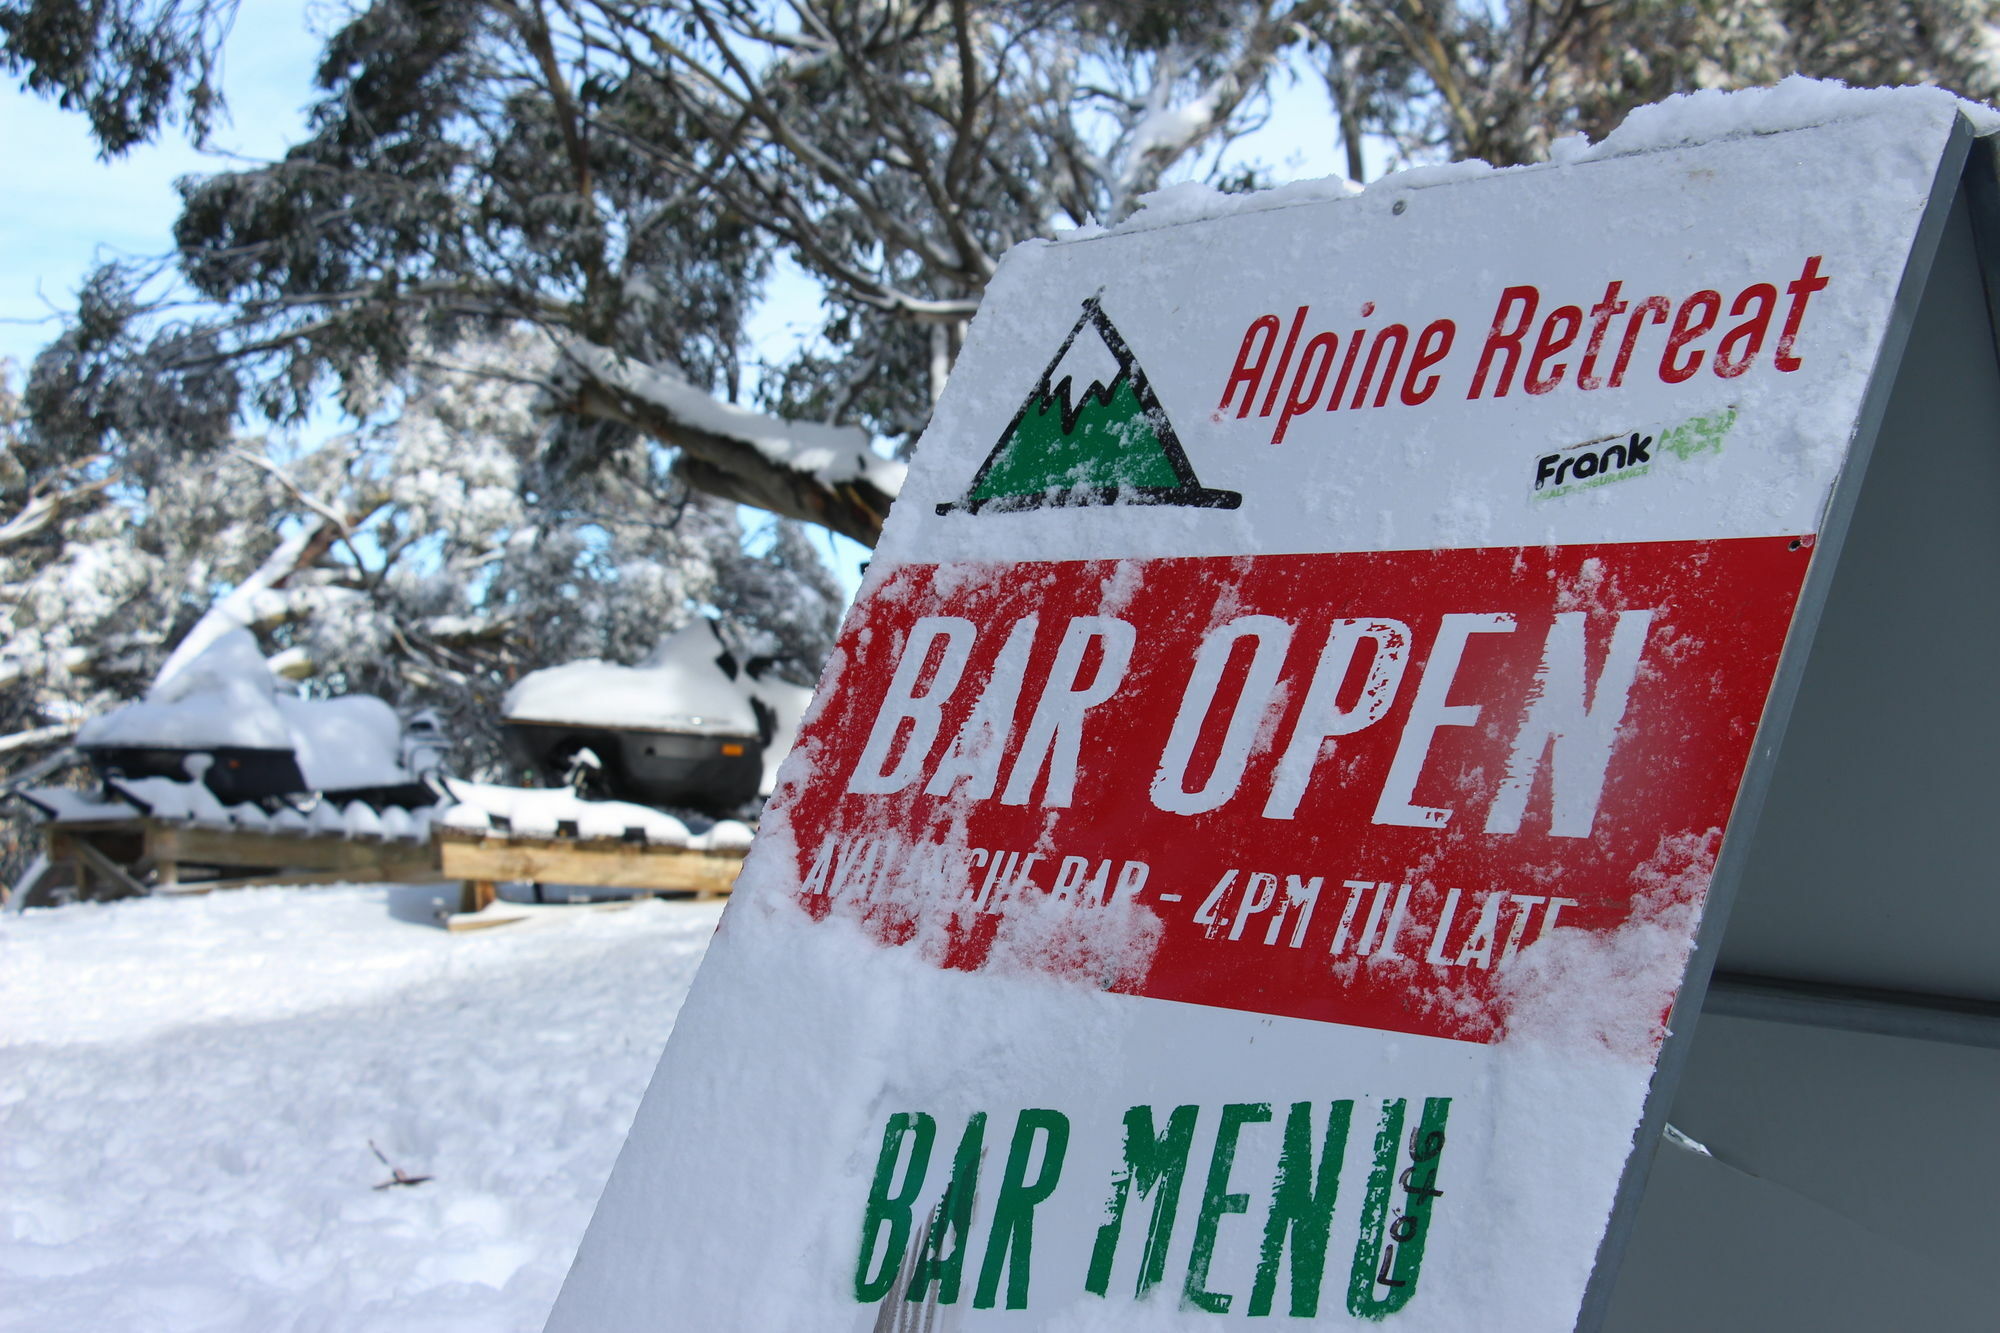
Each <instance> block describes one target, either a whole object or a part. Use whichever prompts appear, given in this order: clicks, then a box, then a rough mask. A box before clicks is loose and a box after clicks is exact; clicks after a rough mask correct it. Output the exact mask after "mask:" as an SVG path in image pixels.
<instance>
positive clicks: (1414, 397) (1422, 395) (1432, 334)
mask: <svg viewBox="0 0 2000 1333" xmlns="http://www.w3.org/2000/svg"><path fill="white" fill-rule="evenodd" d="M1457 333H1458V326H1457V325H1456V324H1453V323H1452V322H1451V321H1450V320H1448V319H1438V320H1433V321H1431V322H1430V323H1429V324H1426V325H1424V331H1423V332H1422V333H1420V334H1418V335H1417V350H1416V352H1415V353H1414V354H1412V355H1411V357H1410V373H1409V375H1408V376H1407V377H1406V378H1405V379H1404V380H1403V401H1404V402H1406V403H1408V404H1409V405H1410V406H1411V407H1415V406H1417V404H1419V403H1421V402H1424V401H1425V400H1426V399H1428V398H1429V397H1430V396H1431V395H1432V394H1434V393H1436V392H1437V387H1438V378H1439V377H1438V376H1436V375H1432V376H1431V377H1430V378H1429V379H1427V380H1425V381H1424V383H1423V386H1422V387H1421V388H1419V387H1418V385H1417V376H1419V375H1421V374H1423V373H1424V372H1425V371H1427V370H1429V369H1430V368H1431V367H1432V366H1434V365H1436V364H1437V363H1438V362H1440V361H1442V360H1444V359H1445V357H1446V356H1447V355H1449V354H1450V352H1451V340H1452V338H1453V337H1454V336H1455V335H1456V334H1457Z"/></svg>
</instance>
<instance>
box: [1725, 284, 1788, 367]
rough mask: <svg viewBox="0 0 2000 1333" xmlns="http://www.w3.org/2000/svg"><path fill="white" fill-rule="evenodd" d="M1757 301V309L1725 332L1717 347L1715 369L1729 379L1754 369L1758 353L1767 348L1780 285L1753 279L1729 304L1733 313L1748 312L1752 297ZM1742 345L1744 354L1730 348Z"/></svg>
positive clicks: (1733, 314) (1730, 311) (1731, 313)
mask: <svg viewBox="0 0 2000 1333" xmlns="http://www.w3.org/2000/svg"><path fill="white" fill-rule="evenodd" d="M1753 298H1754V299H1755V301H1756V302H1757V313H1756V314H1755V315H1753V316H1751V317H1750V318H1749V319H1746V320H1744V321H1743V322H1742V323H1741V324H1738V325H1737V326H1736V327H1735V328H1733V329H1731V330H1730V331H1729V332H1727V333H1725V334H1723V335H1722V342H1721V343H1720V344H1718V345H1717V347H1716V349H1715V373H1716V374H1718V375H1720V376H1722V378H1724V379H1726V380H1733V379H1735V378H1736V377H1737V376H1738V375H1741V374H1742V373H1743V372H1744V371H1746V370H1748V369H1750V364H1751V362H1753V361H1755V360H1756V359H1757V353H1759V352H1761V351H1763V350H1764V335H1765V334H1766V333H1768V332H1769V331H1770V328H1771V312H1772V311H1774V310H1776V309H1777V308H1778V289H1777V288H1776V287H1773V286H1772V285H1771V284H1770V283H1768V282H1758V283H1752V284H1751V285H1750V286H1748V287H1745V288H1744V289H1743V290H1742V291H1741V292H1739V293H1738V294H1737V296H1736V300H1735V302H1734V303H1733V304H1732V305H1731V306H1730V307H1729V313H1730V315H1731V316H1732V317H1733V316H1736V315H1740V314H1742V313H1743V312H1744V310H1745V309H1746V308H1747V307H1748V306H1749V304H1750V302H1751V300H1752V299H1753ZM1734 347H1741V348H1742V349H1743V350H1742V352H1741V353H1740V354H1732V353H1731V351H1730V349H1731V348H1734Z"/></svg>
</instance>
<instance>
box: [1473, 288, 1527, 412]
mask: <svg viewBox="0 0 2000 1333" xmlns="http://www.w3.org/2000/svg"><path fill="white" fill-rule="evenodd" d="M1541 299H1542V294H1541V292H1540V291H1539V290H1538V289H1537V288H1534V287H1509V288H1508V289H1507V290H1506V291H1504V292H1501V293H1500V307H1499V309H1497V310H1495V311H1494V312H1493V328H1492V330H1491V331H1490V332H1488V333H1487V335H1486V346H1485V347H1483V348H1481V349H1480V352H1479V367H1478V369H1477V370H1475V371H1474V372H1473V375H1472V389H1471V391H1470V392H1468V393H1467V394H1466V395H1465V396H1466V397H1467V398H1477V397H1479V395H1480V394H1481V393H1482V392H1484V391H1485V388H1486V372H1487V370H1488V369H1489V368H1490V367H1491V366H1492V364H1493V358H1494V356H1495V355H1496V354H1497V353H1500V352H1505V353H1506V354H1507V360H1506V364H1505V365H1504V367H1503V368H1502V369H1501V371H1500V381H1499V383H1498V385H1496V386H1495V388H1494V390H1493V396H1494V397H1495V398H1505V397H1506V396H1507V389H1508V387H1509V386H1510V385H1512V384H1513V382H1514V367H1515V366H1516V365H1518V364H1520V360H1521V339H1522V338H1524V337H1526V336H1527V333H1528V323H1529V321H1531V320H1532V319H1534V317H1535V307H1536V306H1538V305H1540V304H1541ZM1515 306H1519V307H1520V308H1521V317H1520V319H1519V321H1518V322H1517V323H1516V324H1515V325H1514V327H1513V328H1511V329H1510V328H1508V327H1507V319H1508V313H1509V311H1510V310H1511V309H1512V308H1513V307H1515Z"/></svg>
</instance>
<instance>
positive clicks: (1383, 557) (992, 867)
mask: <svg viewBox="0 0 2000 1333" xmlns="http://www.w3.org/2000/svg"><path fill="white" fill-rule="evenodd" d="M1811 544H1812V541H1811V538H1810V537H1801V538H1784V537H1778V538H1755V539H1746V540H1733V541H1708V542H1673V543H1641V544H1620V545H1603V546H1588V547H1584V546H1558V547H1522V548H1504V549H1476V550H1443V551H1414V552H1378V553H1356V554H1334V555H1288V556H1256V557H1239V558H1216V559H1209V558H1194V559H1163V560H1133V561H1101V562H1072V563H1024V564H1017V565H1008V566H999V567H996V566H989V565H912V566H905V567H902V568H899V569H897V570H895V571H894V572H893V573H892V574H890V575H889V577H888V578H887V579H886V580H885V581H884V582H883V583H882V584H881V585H880V586H878V587H877V588H875V589H874V591H873V593H872V595H871V596H870V597H868V598H867V599H866V600H865V602H864V603H863V605H862V606H861V608H860V610H859V611H858V612H857V614H856V615H855V617H854V618H853V619H852V620H851V621H850V623H849V624H848V626H847V629H846V631H845V633H844V636H843V638H842V642H841V646H840V649H839V654H838V657H837V659H836V662H837V668H838V671H839V688H837V689H832V690H829V691H824V692H823V693H822V698H823V699H825V700H826V703H825V707H824V710H823V711H822V712H821V713H820V714H819V715H818V716H817V717H816V718H814V719H813V720H812V721H811V722H810V723H809V724H808V726H807V727H806V729H805V731H804V734H803V735H802V737H801V746H802V748H803V750H804V751H805V752H806V753H808V754H810V755H812V756H813V757H814V769H815V774H814V778H813V780H812V781H811V782H810V783H809V784H805V785H801V786H797V787H792V788H788V789H786V790H784V791H782V792H781V793H780V796H779V799H778V801H777V802H776V803H774V809H773V811H772V816H773V817H774V818H775V819H776V820H777V821H778V822H780V823H781V824H782V825H783V826H785V827H788V828H789V831H790V836H791V839H792V841H793V843H794V844H795V846H796V848H797V857H798V873H799V877H800V887H799V894H800V898H801V901H802V902H803V903H804V904H805V905H806V906H807V907H808V909H809V910H811V911H813V912H814V913H815V914H818V915H826V914H831V913H838V914H841V915H845V916H849V917H852V918H854V919H857V920H860V921H863V922H865V923H867V925H868V927H869V928H870V929H871V930H872V931H873V932H874V933H875V935H876V936H877V938H879V939H881V940H883V941H884V942H886V943H893V944H910V945H912V946H914V947H917V948H919V949H921V950H923V951H924V953H925V954H926V956H929V957H931V958H933V959H934V960H935V961H936V962H937V963H938V964H939V965H941V966H945V967H955V968H968V969H970V968H980V967H988V966H1000V965H1008V966H1014V965H1024V966H1028V967H1033V968H1041V969H1045V970H1051V971H1057V972H1066V973H1081V974H1083V975H1085V976H1088V977H1089V978H1091V979H1092V980H1093V981H1095V982H1096V983H1097V984H1100V985H1102V986H1104V987H1106V988H1107V989H1111V990H1116V991H1122V992H1126V993H1131V994H1136V995H1145V996H1150V997H1153V998H1156V999H1165V1000H1179V1001H1185V1002H1189V1003H1195V1004H1205V1005H1219V1006H1226V1007H1229V1008H1234V1009H1241V1010H1250V1011H1256V1012H1263V1013H1270V1014H1279V1015H1286V1016H1291V1017H1298V1018H1309V1019H1319V1020H1325V1021H1330V1022H1338V1023H1347V1024H1356V1025H1361V1026H1366V1027H1371V1028H1381V1029H1389V1030H1395V1031H1405V1032H1415V1033H1425V1034H1429V1035H1434V1036H1443V1037H1453V1038H1458V1039H1463V1040H1471V1041H1488V1040H1492V1039H1494V1038H1495V1037H1496V1036H1498V1035H1499V1034H1500V1033H1501V1032H1502V1031H1504V1028H1505V1023H1506V1012H1505V1004H1504V998H1503V997H1504V993H1505V992H1504V987H1502V986H1500V985H1497V984H1496V977H1497V976H1498V975H1499V974H1500V973H1501V972H1502V971H1503V970H1504V966H1505V964H1506V963H1507V962H1508V961H1509V960H1510V959H1512V958H1513V957H1514V956H1516V955H1517V954H1519V953H1520V952H1521V951H1522V950H1524V949H1527V948H1529V947H1530V946H1532V945H1534V944H1535V943H1536V942H1537V941H1539V940H1541V939H1542V938H1543V937H1544V936H1545V935H1546V934H1547V933H1548V932H1549V931H1550V930H1551V929H1563V928H1567V929H1577V930H1583V931H1591V932H1609V931H1611V930H1612V929H1614V928H1616V927H1618V926H1620V925H1621V924H1623V923H1624V922H1626V921H1627V920H1628V919H1629V918H1631V917H1632V916H1633V915H1634V914H1635V913H1638V912H1649V911H1658V910H1661V909H1662V907H1664V906H1666V905H1667V904H1666V903H1665V902H1663V901H1662V895H1665V896H1666V897H1667V898H1670V899H1672V900H1673V902H1674V903H1676V904H1679V905H1681V906H1687V905H1689V904H1690V903H1698V899H1699V896H1700V895H1701V894H1702V893H1703V892H1705V890H1706V886H1707V870H1708V866H1709V864H1710V863H1711V862H1712V858H1713V854H1714V850H1715V847H1716V845H1717V843H1718V841H1719V837H1720V830H1721V829H1722V828H1723V827H1724V825H1725V824H1726V823H1727V821H1728V817H1729V810H1730V806H1731V804H1732V802H1733V801H1734V800H1735V797H1736V791H1737V787H1738V784H1739V782H1740V780H1741V777H1742V774H1743V770H1744V765H1745V763H1746V761H1747V758H1748V755H1749V747H1750V744H1751V740H1752V737H1753V735H1754V733H1755V730H1756V726H1757V722H1758V718H1759V716H1760V714H1761V713H1762V711H1763V707H1764V701H1765V697H1766V694H1767V693H1768V691H1769V688H1770V684H1771V679H1772V675H1773V672H1774V670H1775V669H1776V665H1777V660H1778V654H1779V651H1780V649H1781V647H1782V646H1783V642H1784V637H1785V632H1786V629H1787V627H1788V625H1789V624H1790V621H1791V616H1792V609H1793V604H1794V602H1795V600H1796V598H1797V595H1798V590H1799V587H1800V583H1801V580H1802V579H1803V577H1804V574H1805V570H1806V566H1807V563H1808V561H1809V558H1810V550H1809V548H1810V546H1811ZM1670 998H1671V997H1670V996H1662V997H1661V1005H1662V1007H1663V1008H1664V1006H1665V1004H1666V1003H1667V1002H1668V1001H1669V1000H1670Z"/></svg>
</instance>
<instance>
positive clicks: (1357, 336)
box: [1326, 329, 1368, 412]
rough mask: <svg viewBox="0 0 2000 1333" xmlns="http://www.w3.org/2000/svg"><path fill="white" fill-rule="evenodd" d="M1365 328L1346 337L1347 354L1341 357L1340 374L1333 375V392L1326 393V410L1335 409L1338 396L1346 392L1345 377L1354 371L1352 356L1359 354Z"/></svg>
mask: <svg viewBox="0 0 2000 1333" xmlns="http://www.w3.org/2000/svg"><path fill="white" fill-rule="evenodd" d="M1367 332H1368V330H1366V329H1356V330H1355V331H1354V332H1353V333H1352V334H1350V335H1349V336H1348V339H1347V355H1346V356H1344V357H1342V358H1341V361H1340V374H1338V375H1336V376H1334V380H1333V392H1332V393H1330V394H1328V395H1327V399H1326V410H1327V411H1329V412H1332V411H1335V410H1336V409H1338V408H1339V406H1340V396H1341V395H1342V394H1344V393H1346V392H1347V377H1348V376H1349V375H1351V374H1353V373H1354V358H1356V357H1357V356H1359V355H1361V343H1362V341H1363V339H1362V335H1363V334H1365V333H1367Z"/></svg>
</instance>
